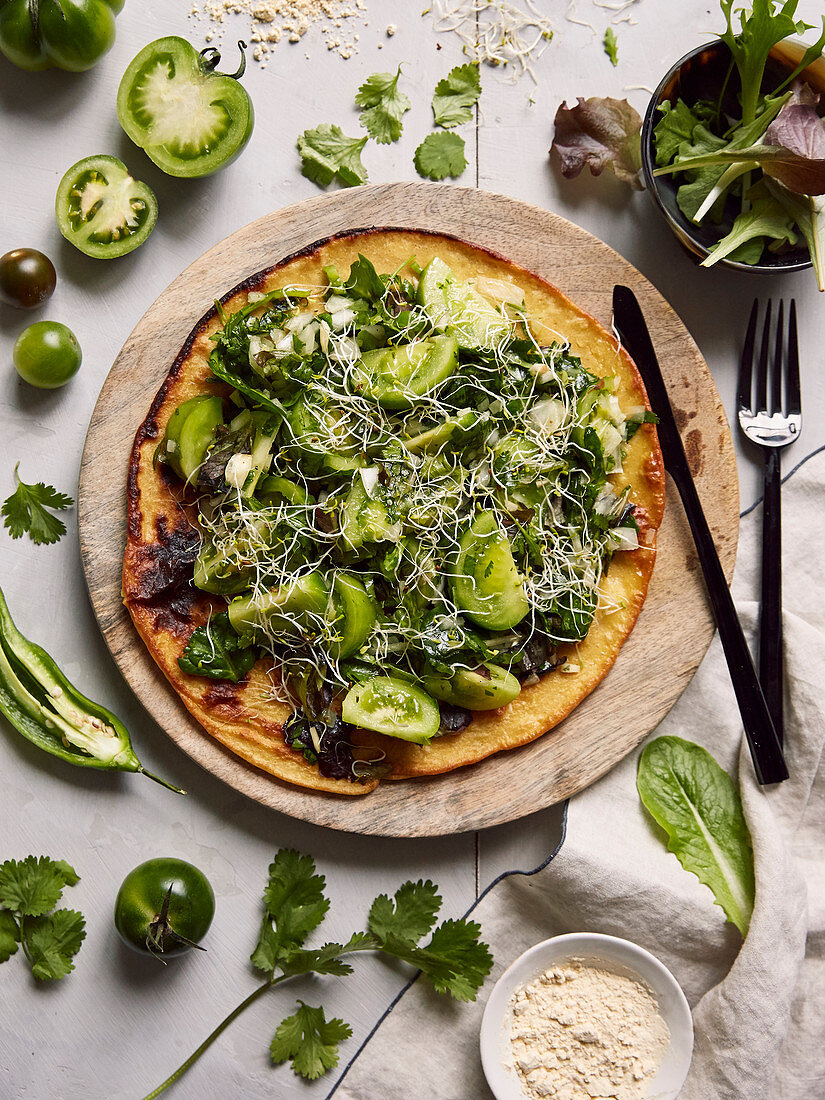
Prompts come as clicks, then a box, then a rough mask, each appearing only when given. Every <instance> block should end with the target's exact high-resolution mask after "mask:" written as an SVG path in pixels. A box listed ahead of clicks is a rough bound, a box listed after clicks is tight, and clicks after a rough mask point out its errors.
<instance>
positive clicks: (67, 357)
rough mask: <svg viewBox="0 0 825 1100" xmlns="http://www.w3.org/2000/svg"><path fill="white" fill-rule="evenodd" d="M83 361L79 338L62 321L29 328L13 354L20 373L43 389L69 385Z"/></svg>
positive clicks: (47, 322) (23, 333) (41, 322)
mask: <svg viewBox="0 0 825 1100" xmlns="http://www.w3.org/2000/svg"><path fill="white" fill-rule="evenodd" d="M82 359H83V353H82V352H81V350H80V344H79V343H78V342H77V337H76V336H75V334H74V333H73V332H72V330H71V329H70V328H66V326H65V325H61V324H60V322H59V321H36V322H35V324H33V325H29V327H28V328H25V329H23V331H22V332H21V333H20V335H19V336H18V337H17V340H16V342H15V345H14V350H13V351H12V360H13V362H14V365H15V367H16V369H17V373H18V374H19V375H20V377H21V378H22V379H23V380H24V381H25V382H28V383H29V385H30V386H37V388H38V389H41V390H55V389H57V388H58V387H59V386H65V385H66V383H67V382H68V381H69V379H70V378H73V377H74V376H75V374H77V372H78V370H79V368H80V364H81V361H82Z"/></svg>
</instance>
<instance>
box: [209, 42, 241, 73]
mask: <svg viewBox="0 0 825 1100" xmlns="http://www.w3.org/2000/svg"><path fill="white" fill-rule="evenodd" d="M238 49H239V50H240V51H241V63H240V65H239V66H238V68H237V70H236V71H235V72H234V73H219V72H217V67H218V65H220V63H221V52H220V50H216V49H215V47H214V46H207V47H206V49H205V50H201V66H202V68H203V70H204V71H205V72H207V73H214V74H215V76H228V77H229V79H230V80H240V79H241V77H242V76H243V74H244V73H245V72H246V54H245V52H244V51H245V50H246V42H243V41H241V39H240V38H239V39H238Z"/></svg>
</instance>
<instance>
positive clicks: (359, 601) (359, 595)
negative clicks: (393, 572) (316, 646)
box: [327, 573, 376, 661]
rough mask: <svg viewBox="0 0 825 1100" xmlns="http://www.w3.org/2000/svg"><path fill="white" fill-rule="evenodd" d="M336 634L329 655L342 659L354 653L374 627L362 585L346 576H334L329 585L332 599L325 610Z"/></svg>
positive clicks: (371, 610)
mask: <svg viewBox="0 0 825 1100" xmlns="http://www.w3.org/2000/svg"><path fill="white" fill-rule="evenodd" d="M330 613H331V618H332V622H333V625H334V627H335V631H336V638H335V640H334V641H333V642H332V644H331V645H330V653H331V654H332V656H333V657H335V659H336V660H339V661H341V660H345V659H346V658H347V657H352V655H353V654H355V653H357V652H358V650H359V649H360V648H361V646H362V645H363V644H364V642H365V641H366V640H367V638H368V637H369V635H370V632H371V631H372V628H373V626H374V625H375V617H376V616H375V604H374V603H373V601H372V600H371V599H370V596H369V593H368V592H367V590H366V588H364V586H363V584H362V583H361V582H360V581H359V580H357V579H356V578H355V577H351V576H349V575H348V574H346V573H338V574H337V575H336V577H335V579H334V580H333V582H332V597H331V599H330V603H329V606H328V608H327V615H330Z"/></svg>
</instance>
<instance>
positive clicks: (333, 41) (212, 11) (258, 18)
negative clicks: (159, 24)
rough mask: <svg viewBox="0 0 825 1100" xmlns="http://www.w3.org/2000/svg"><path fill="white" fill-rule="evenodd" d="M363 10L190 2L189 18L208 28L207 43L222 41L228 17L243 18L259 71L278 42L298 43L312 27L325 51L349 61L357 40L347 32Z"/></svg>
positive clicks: (339, 0) (342, 2) (249, 0)
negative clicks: (321, 40) (258, 64)
mask: <svg viewBox="0 0 825 1100" xmlns="http://www.w3.org/2000/svg"><path fill="white" fill-rule="evenodd" d="M366 10H367V5H366V0H192V6H191V8H190V9H189V17H190V19H194V20H198V21H200V22H206V23H208V24H209V29H208V30H207V32H206V36H205V37H206V41H207V42H211V41H213V40H214V39H215V38H218V39H221V38H222V37H223V35H224V32H225V31H226V29H227V18H228V17H231V16H243V17H245V19H246V23H247V28H248V29H247V31H246V35H247V37H248V40H249V42H250V44H251V45H252V56H253V57H254V58H255V60H256V61H260V62H261V64H262V67H263V66H265V65H266V64H267V62H268V61H269V57H270V54H271V53H272V50H273V49H274V48H275V47H276V46H277V45H278V43H279V42H281V41H287V42H293V43H294V42H300V41H301V39H302V38H303V37H304V35H305V34H306V33H307V31H308V30H309V29H310V28H311V27H314V26H320V28H321V34H322V35H323V41H324V44H325V46H326V48H327V49H328V50H331V51H334V52H335V53H337V54H338V55H339V56H340V57H343V58H344V59H347V58H350V57H352V55H353V54H354V53H358V37H359V36H358V34H355V33H352V31H351V30H350V29H349V28H350V27H352V26H356V25H359V24H357V23H356V21H357V20H359V19H360V20H362V22H363V17H364V15H365V14H366ZM363 25H364V26H367V23H366V22H363Z"/></svg>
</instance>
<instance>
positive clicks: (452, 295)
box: [418, 256, 511, 351]
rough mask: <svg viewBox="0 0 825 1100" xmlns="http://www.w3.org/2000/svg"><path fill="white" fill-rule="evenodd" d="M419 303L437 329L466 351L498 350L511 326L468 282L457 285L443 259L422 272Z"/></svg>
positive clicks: (432, 262) (435, 261) (434, 260)
mask: <svg viewBox="0 0 825 1100" xmlns="http://www.w3.org/2000/svg"><path fill="white" fill-rule="evenodd" d="M418 301H419V303H420V304H421V305H422V306H423V307H424V309H425V310H426V311H427V314H428V316H429V318H430V320H431V321H432V322H433V324H434V325H435V326H436V328H438V329H441V330H442V331H444V332H446V333H448V334H449V335H452V336H454V337H455V338H456V340H457V341H458V346H459V347H460V348H464V349H466V350H468V351H478V350H480V349H485V350H489V349H491V348H495V347H497V346H498V345H499V344H500V343H501V341H502V340H503V339H504V338H505V337H506V336H507V335H509V332H510V329H511V324H510V322H509V321H508V319H507V318H506V317H505V316H504V315H503V314H502V313H501V311H500V310H498V309H496V307H495V306H494V305H493V304H492V302H489V301H488V300H487V299H486V298H485V297H484V296H483V295H481V294H479V293H478V291H477V290H476V289H475V287H473V286H471V285H470V284H469V283H462V282H459V281H458V280H457V279H456V277H455V275H454V274H453V272H452V269H451V268H449V267H448V266H447V265H446V264H445V263H444V261H443V260H440V259H439V258H438V256H435V257H433V259H432V260H430V262H429V263H428V264H427V266H426V267H425V268H424V270H423V271H422V273H421V278H420V280H419V282H418Z"/></svg>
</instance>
